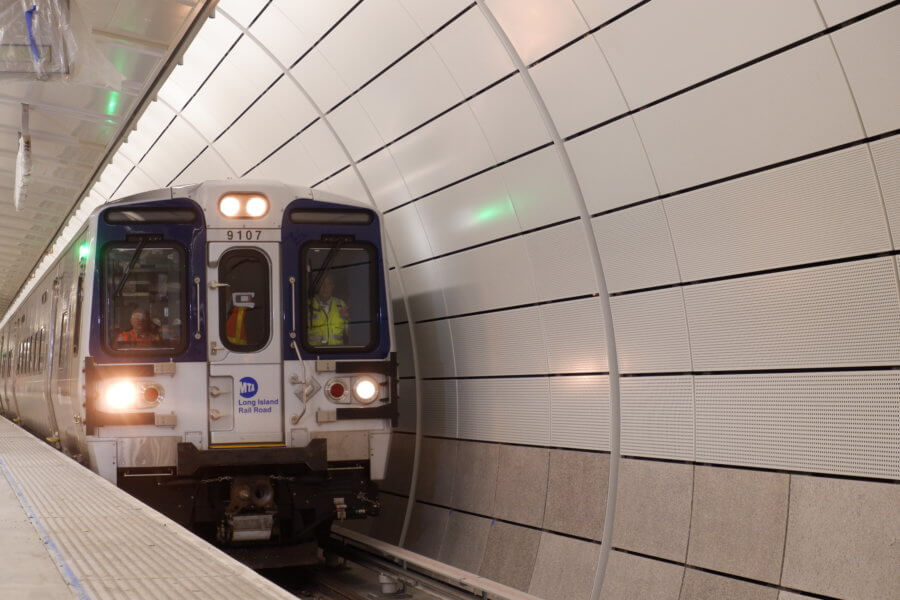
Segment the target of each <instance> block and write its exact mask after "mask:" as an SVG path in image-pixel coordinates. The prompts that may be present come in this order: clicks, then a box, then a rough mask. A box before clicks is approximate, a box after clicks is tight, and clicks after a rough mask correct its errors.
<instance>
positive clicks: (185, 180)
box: [172, 148, 234, 185]
mask: <svg viewBox="0 0 900 600" xmlns="http://www.w3.org/2000/svg"><path fill="white" fill-rule="evenodd" d="M229 177H234V175H232V172H231V169H230V168H228V165H227V164H225V162H224V161H222V159H221V158H219V155H218V154H216V153H215V152H213V151H212V149H211V148H207V149H206V150H205V151H204V152H203V154H201V155H200V156H198V157H197V160H195V161H194V162H192V163H191V164H190V165H189V166H188V168H186V169H185V170H184V171H182V172H181V175H179V176H178V177H176V178H175V180H174V181H172V185H184V184H190V183H201V182H203V181H208V180H210V179H228V178H229Z"/></svg>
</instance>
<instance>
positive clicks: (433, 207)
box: [415, 169, 519, 254]
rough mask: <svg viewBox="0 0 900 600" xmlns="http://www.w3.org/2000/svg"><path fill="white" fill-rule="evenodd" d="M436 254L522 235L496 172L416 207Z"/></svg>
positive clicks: (465, 182)
mask: <svg viewBox="0 0 900 600" xmlns="http://www.w3.org/2000/svg"><path fill="white" fill-rule="evenodd" d="M415 205H416V207H417V209H418V211H419V214H420V215H421V217H422V223H423V224H424V225H425V230H426V231H427V232H428V239H429V241H430V242H431V244H432V248H433V249H434V252H435V254H444V253H446V252H452V251H453V250H458V249H460V248H466V247H468V246H472V245H475V244H480V243H482V242H487V241H490V240H494V239H497V238H501V237H503V236H506V235H510V234H513V233H516V232H518V231H519V223H518V220H517V219H516V213H515V211H514V210H513V205H512V203H511V202H510V200H509V196H508V195H507V193H506V186H505V184H504V181H503V178H502V177H501V176H500V174H499V173H498V172H497V170H496V169H494V170H491V171H488V172H486V173H482V174H481V175H478V176H477V177H473V178H472V179H468V180H466V181H463V182H461V183H458V184H456V185H453V186H451V187H449V188H447V189H445V190H441V191H440V192H438V193H436V194H432V195H430V196H426V197H425V198H422V199H421V200H419V201H418V202H416V203H415Z"/></svg>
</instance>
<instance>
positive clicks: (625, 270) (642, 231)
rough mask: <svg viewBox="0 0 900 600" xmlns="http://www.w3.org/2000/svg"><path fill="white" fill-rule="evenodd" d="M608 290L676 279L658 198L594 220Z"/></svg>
mask: <svg viewBox="0 0 900 600" xmlns="http://www.w3.org/2000/svg"><path fill="white" fill-rule="evenodd" d="M593 223H594V233H595V234H596V236H597V245H598V247H599V248H600V259H601V260H602V261H603V271H604V274H605V275H606V283H607V286H608V287H609V291H610V292H621V291H626V290H635V289H640V288H645V287H653V286H657V285H665V284H669V283H677V282H678V280H679V279H678V268H677V265H676V263H675V252H674V250H673V249H672V238H671V237H670V236H669V229H668V226H667V225H666V215H665V212H664V210H663V206H662V203H660V202H659V201H658V200H657V201H654V202H650V203H648V204H641V205H640V206H635V207H632V208H628V209H625V210H620V211H616V212H614V213H610V214H608V215H604V216H601V217H596V218H594V219H593Z"/></svg>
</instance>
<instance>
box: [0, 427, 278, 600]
mask: <svg viewBox="0 0 900 600" xmlns="http://www.w3.org/2000/svg"><path fill="white" fill-rule="evenodd" d="M0 598H4V599H5V598H10V599H12V598H15V599H17V600H18V599H41V600H45V599H57V598H60V599H62V598H66V599H68V598H80V599H101V598H102V599H105V598H129V599H131V598H155V599H156V598H158V599H168V598H210V599H213V598H215V599H223V598H236V599H238V598H239V599H241V600H246V599H247V598H254V599H256V598H285V599H287V598H294V596H293V595H291V594H289V593H287V592H285V591H284V590H282V589H281V588H279V587H278V586H276V585H274V584H273V583H271V582H269V581H267V580H266V579H264V578H262V577H260V576H259V575H257V574H256V573H255V572H254V571H252V570H251V569H249V568H247V567H246V566H244V565H242V564H241V563H239V562H237V561H235V560H234V559H232V558H231V557H229V556H227V555H225V554H224V553H222V552H220V551H219V550H217V549H216V548H214V547H213V546H211V545H210V544H208V543H206V542H204V541H203V540H201V539H199V538H197V537H195V536H194V535H193V534H191V533H190V532H188V531H187V530H185V529H184V528H182V527H181V526H179V525H178V524H176V523H175V522H173V521H171V520H170V519H168V518H166V517H164V516H162V515H161V514H159V513H158V512H156V511H154V510H153V509H151V508H149V507H147V506H145V505H143V504H142V503H140V502H139V501H137V500H135V499H134V498H132V497H131V496H129V495H128V494H126V493H125V492H123V491H122V490H120V489H118V488H117V487H115V486H114V485H112V484H110V483H109V482H108V481H106V480H105V479H103V478H101V477H99V476H98V475H95V474H94V473H92V472H91V471H89V470H88V469H86V468H84V467H82V466H81V465H79V464H78V463H76V462H74V461H72V460H71V459H69V458H67V457H66V456H64V455H63V454H62V453H60V452H57V451H56V450H54V449H53V448H51V447H50V446H48V445H47V444H45V443H44V442H42V441H41V440H38V439H37V438H35V437H33V436H32V435H31V434H29V433H28V432H26V431H24V430H23V429H21V428H19V427H18V426H16V425H14V424H13V423H11V422H10V421H8V420H6V419H3V418H2V417H0Z"/></svg>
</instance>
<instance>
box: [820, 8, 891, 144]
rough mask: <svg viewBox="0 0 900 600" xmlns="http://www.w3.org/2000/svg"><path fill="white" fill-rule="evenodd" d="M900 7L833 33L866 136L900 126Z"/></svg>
mask: <svg viewBox="0 0 900 600" xmlns="http://www.w3.org/2000/svg"><path fill="white" fill-rule="evenodd" d="M898 30H900V7H894V8H892V9H890V10H887V11H884V12H882V13H879V14H877V15H875V16H872V17H869V18H868V19H865V20H863V21H860V22H859V23H855V24H853V25H851V26H849V27H845V28H844V29H840V30H838V31H835V32H834V33H833V34H831V37H832V39H834V45H835V47H836V48H837V52H838V55H839V56H840V57H841V64H842V65H843V66H844V71H846V73H847V79H848V80H849V81H850V88H851V89H852V90H853V97H854V98H855V99H856V105H857V106H858V107H859V112H860V115H862V120H863V125H864V126H865V128H866V134H867V135H870V136H871V135H877V134H879V133H884V132H885V131H891V130H894V129H897V128H898V127H900V102H898V101H897V98H900V77H897V73H898V72H900V51H898V48H897V31H898Z"/></svg>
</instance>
